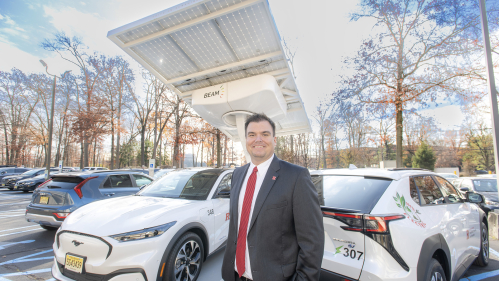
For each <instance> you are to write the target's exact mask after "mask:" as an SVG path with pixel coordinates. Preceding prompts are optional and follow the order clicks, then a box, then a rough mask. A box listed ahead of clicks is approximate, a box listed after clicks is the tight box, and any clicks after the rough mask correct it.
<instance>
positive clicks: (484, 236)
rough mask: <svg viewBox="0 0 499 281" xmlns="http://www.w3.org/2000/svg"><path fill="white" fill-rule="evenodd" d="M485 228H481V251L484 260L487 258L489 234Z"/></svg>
mask: <svg viewBox="0 0 499 281" xmlns="http://www.w3.org/2000/svg"><path fill="white" fill-rule="evenodd" d="M487 234H488V233H487V230H486V229H482V253H483V259H484V260H485V261H488V260H489V236H488V235H487Z"/></svg>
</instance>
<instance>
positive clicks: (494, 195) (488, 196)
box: [478, 192, 499, 202]
mask: <svg viewBox="0 0 499 281" xmlns="http://www.w3.org/2000/svg"><path fill="white" fill-rule="evenodd" d="M478 193H479V194H481V195H483V197H485V198H486V199H487V200H490V201H494V202H499V201H498V200H497V192H478Z"/></svg>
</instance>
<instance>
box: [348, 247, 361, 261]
mask: <svg viewBox="0 0 499 281" xmlns="http://www.w3.org/2000/svg"><path fill="white" fill-rule="evenodd" d="M343 250H345V253H344V254H343V256H345V257H350V258H351V259H355V258H357V260H360V257H362V255H363V254H364V252H361V251H355V250H353V249H352V250H350V249H348V248H343Z"/></svg>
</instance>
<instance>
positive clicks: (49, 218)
mask: <svg viewBox="0 0 499 281" xmlns="http://www.w3.org/2000/svg"><path fill="white" fill-rule="evenodd" d="M151 181H153V179H152V178H151V177H149V176H147V175H144V174H142V173H140V172H130V171H96V172H76V173H75V172H73V173H62V174H56V175H53V176H51V180H49V181H47V182H46V183H44V184H43V185H40V186H39V188H37V189H36V190H35V191H34V192H33V197H32V199H31V203H30V204H29V205H28V206H27V207H26V220H27V221H29V222H36V223H38V224H40V226H41V227H43V228H45V229H47V230H56V229H57V228H58V227H59V226H60V225H61V224H62V222H63V221H64V219H65V218H66V217H67V216H68V215H69V214H71V213H72V212H73V211H74V210H76V209H78V208H79V207H81V206H83V205H86V204H88V203H91V202H94V201H96V200H103V199H108V198H112V197H117V196H127V195H133V194H135V193H137V192H138V191H139V190H140V187H141V186H143V185H146V184H149V183H150V182H151Z"/></svg>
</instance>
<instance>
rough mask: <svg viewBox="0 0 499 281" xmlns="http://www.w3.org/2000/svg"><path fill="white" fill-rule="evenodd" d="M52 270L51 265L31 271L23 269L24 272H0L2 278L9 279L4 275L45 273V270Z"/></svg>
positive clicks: (0, 278)
mask: <svg viewBox="0 0 499 281" xmlns="http://www.w3.org/2000/svg"><path fill="white" fill-rule="evenodd" d="M50 271H52V268H50V267H49V268H43V269H36V270H30V271H23V272H14V273H4V274H0V280H8V279H5V278H2V277H10V276H19V275H29V274H36V273H44V272H50Z"/></svg>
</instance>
